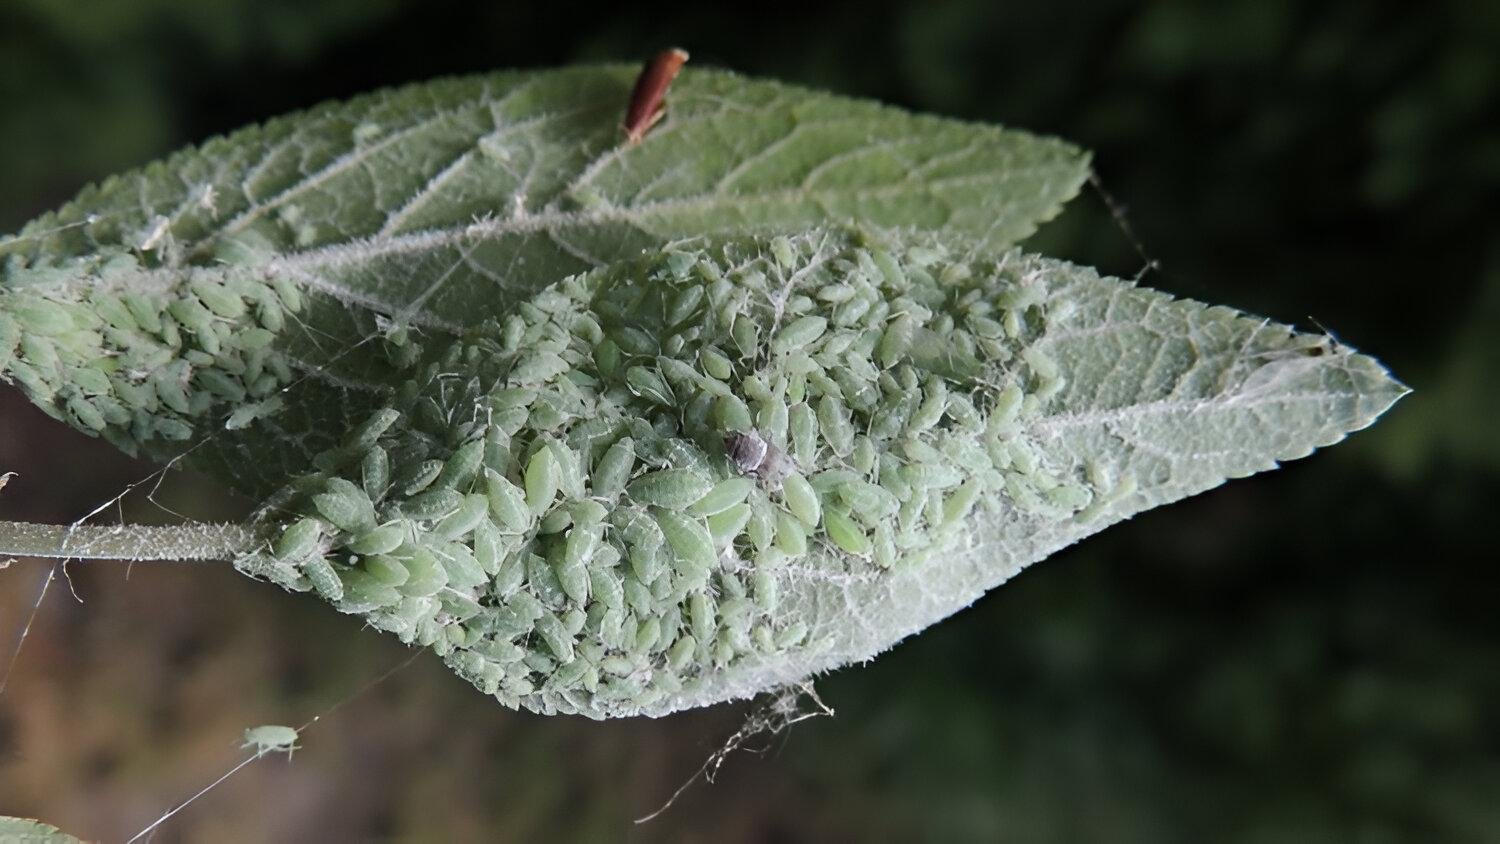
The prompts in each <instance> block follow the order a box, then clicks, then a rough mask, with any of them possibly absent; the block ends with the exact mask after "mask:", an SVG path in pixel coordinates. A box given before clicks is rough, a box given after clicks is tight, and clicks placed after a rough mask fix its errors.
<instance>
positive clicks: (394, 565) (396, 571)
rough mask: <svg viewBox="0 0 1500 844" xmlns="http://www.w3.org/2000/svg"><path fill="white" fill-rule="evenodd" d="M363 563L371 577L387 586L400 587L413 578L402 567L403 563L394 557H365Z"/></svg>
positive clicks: (380, 555)
mask: <svg viewBox="0 0 1500 844" xmlns="http://www.w3.org/2000/svg"><path fill="white" fill-rule="evenodd" d="M362 562H363V563H364V567H365V571H367V572H369V574H370V576H371V577H373V578H375V579H376V580H378V581H380V582H381V583H384V584H385V585H387V586H392V587H395V586H400V585H402V584H403V583H405V582H406V581H407V580H408V579H410V577H411V573H410V572H409V571H407V570H406V566H404V565H402V564H401V561H400V560H397V559H395V558H394V557H387V556H385V555H384V554H375V555H373V556H367V557H364V558H363V559H362Z"/></svg>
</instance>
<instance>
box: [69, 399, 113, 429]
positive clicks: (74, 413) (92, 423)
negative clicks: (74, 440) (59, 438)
mask: <svg viewBox="0 0 1500 844" xmlns="http://www.w3.org/2000/svg"><path fill="white" fill-rule="evenodd" d="M67 410H68V416H69V417H71V419H72V420H73V423H74V426H75V427H78V428H80V429H85V433H87V432H88V431H102V430H104V429H105V428H107V427H109V423H108V422H107V421H105V419H104V415H103V414H101V413H100V412H99V409H98V408H96V407H94V405H93V403H92V402H90V401H89V400H88V399H86V398H83V397H82V396H74V397H72V398H70V399H68V403H67Z"/></svg>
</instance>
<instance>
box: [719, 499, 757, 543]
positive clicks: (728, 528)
mask: <svg viewBox="0 0 1500 844" xmlns="http://www.w3.org/2000/svg"><path fill="white" fill-rule="evenodd" d="M750 512H751V511H750V505H749V504H744V503H740V504H736V505H734V506H733V507H730V508H729V509H727V510H723V511H721V512H719V513H715V514H714V515H712V516H709V517H708V532H709V535H710V536H712V537H713V541H714V547H716V548H723V547H725V546H726V545H728V544H729V543H731V542H733V541H734V540H735V537H738V536H739V535H740V534H741V533H743V532H744V530H745V526H746V525H747V524H748V523H749V521H750Z"/></svg>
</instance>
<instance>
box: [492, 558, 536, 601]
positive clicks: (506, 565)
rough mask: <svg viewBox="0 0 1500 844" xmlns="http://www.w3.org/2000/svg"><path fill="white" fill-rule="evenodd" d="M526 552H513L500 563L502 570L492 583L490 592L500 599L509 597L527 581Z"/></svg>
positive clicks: (496, 574)
mask: <svg viewBox="0 0 1500 844" xmlns="http://www.w3.org/2000/svg"><path fill="white" fill-rule="evenodd" d="M527 556H528V555H527V554H526V553H525V552H520V551H513V552H512V553H510V554H508V555H506V557H505V559H504V560H502V561H501V562H500V568H499V570H497V571H496V572H495V575H494V579H493V580H491V581H490V590H491V591H492V592H494V594H496V595H499V596H500V597H502V598H504V597H509V596H510V595H511V594H512V593H514V592H515V591H516V590H517V589H519V588H521V584H522V583H524V582H525V581H526V557H527Z"/></svg>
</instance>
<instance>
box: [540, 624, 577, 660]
mask: <svg viewBox="0 0 1500 844" xmlns="http://www.w3.org/2000/svg"><path fill="white" fill-rule="evenodd" d="M535 624H536V632H537V635H538V636H540V637H541V638H542V642H543V643H545V644H546V646H547V649H548V650H550V651H551V652H552V655H553V656H555V657H557V661H558V662H561V663H563V664H564V665H566V664H568V663H570V662H572V661H573V658H574V653H573V636H572V635H571V634H570V633H568V629H567V627H566V626H564V625H563V623H562V620H561V619H559V618H558V617H557V616H556V615H554V614H552V613H550V612H544V613H542V616H541V618H538V619H537V620H536V622H535Z"/></svg>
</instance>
